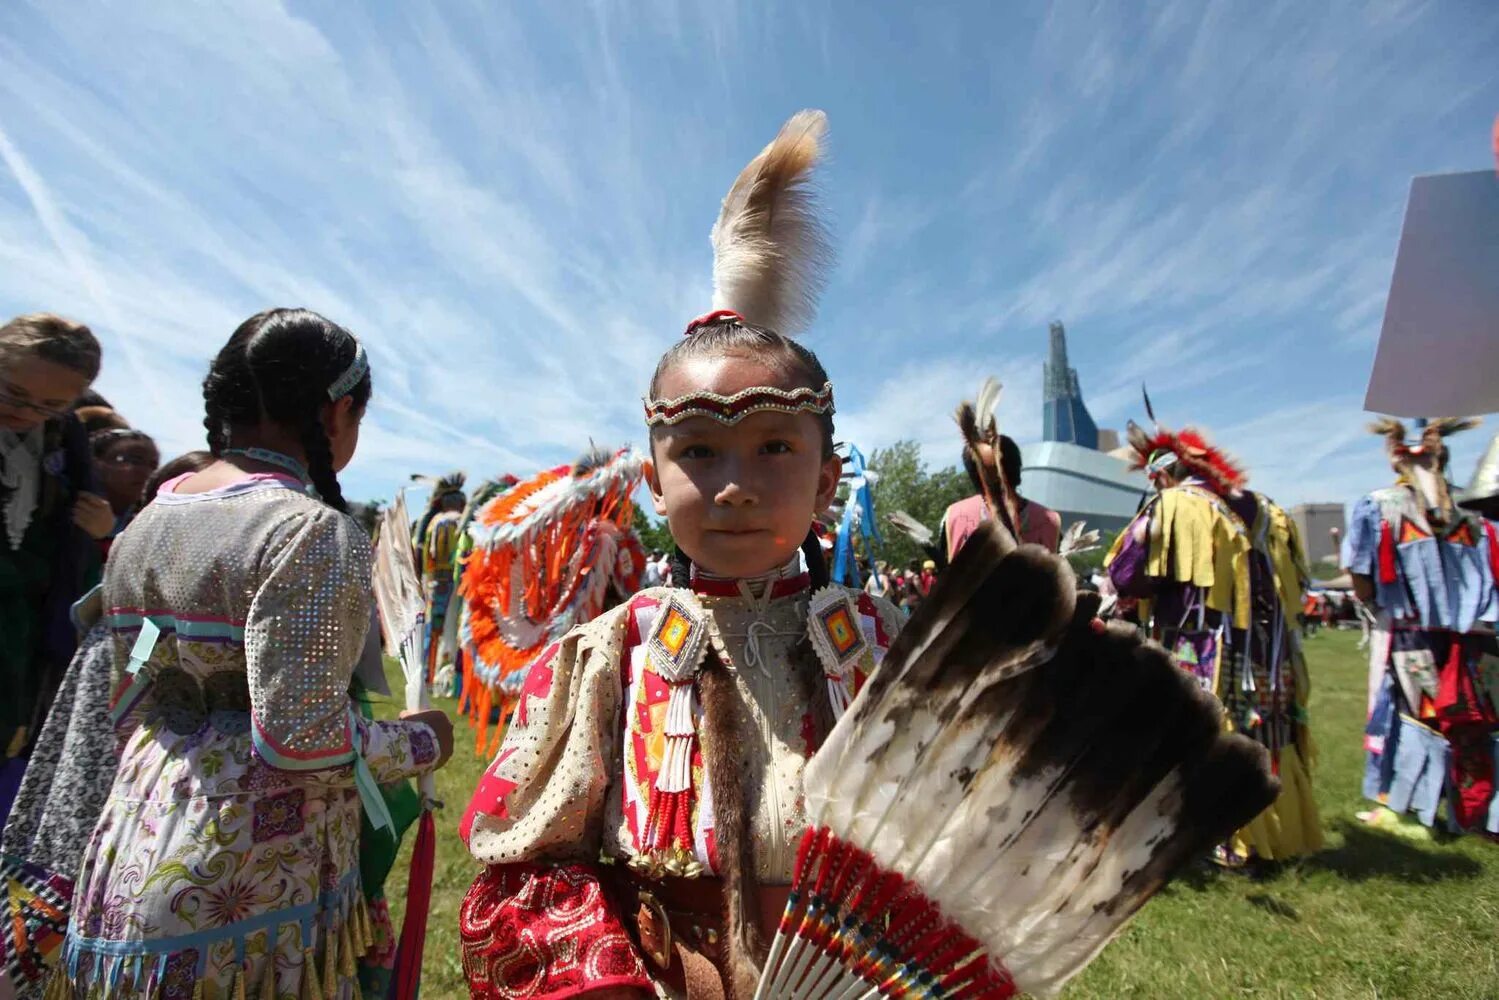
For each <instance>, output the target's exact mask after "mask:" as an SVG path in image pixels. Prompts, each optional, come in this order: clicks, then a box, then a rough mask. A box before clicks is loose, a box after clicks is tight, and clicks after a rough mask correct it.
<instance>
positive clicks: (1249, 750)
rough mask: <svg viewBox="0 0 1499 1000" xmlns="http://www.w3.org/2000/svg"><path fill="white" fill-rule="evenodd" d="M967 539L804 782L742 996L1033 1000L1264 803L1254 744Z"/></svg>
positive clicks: (1130, 644)
mask: <svg viewBox="0 0 1499 1000" xmlns="http://www.w3.org/2000/svg"><path fill="white" fill-rule="evenodd" d="M1096 600H1097V599H1096V595H1082V596H1079V595H1078V594H1077V592H1076V586H1075V582H1074V580H1073V577H1072V572H1071V570H1070V569H1068V568H1067V565H1066V563H1065V561H1064V560H1062V559H1061V558H1060V557H1058V556H1054V555H1052V554H1050V553H1046V552H1044V551H1043V550H1040V549H1039V548H1037V547H1035V546H1016V544H1015V542H1014V539H1013V537H1012V536H1010V535H1009V533H1008V532H1007V531H1006V530H1005V529H1004V528H1003V527H1002V526H1001V525H999V524H997V523H995V522H994V521H992V520H991V521H988V522H985V524H984V525H983V526H982V527H981V528H980V529H979V531H978V532H977V533H976V534H975V535H974V536H973V537H972V538H971V539H970V540H969V542H968V543H967V544H966V545H965V546H964V547H963V549H962V550H961V552H960V553H959V555H958V557H957V558H956V560H955V561H954V562H953V565H952V566H951V568H950V569H949V571H948V572H947V573H946V574H945V575H943V576H942V577H941V578H940V579H939V581H938V583H937V585H936V586H935V587H934V588H933V590H932V592H931V594H930V595H929V596H928V598H927V599H926V600H925V601H923V602H922V604H921V606H920V608H919V609H918V610H917V612H916V613H915V614H914V615H913V616H912V618H911V620H910V622H909V623H908V624H907V625H906V627H905V629H904V630H903V631H902V632H901V634H900V636H899V637H898V639H897V640H896V642H895V643H894V644H893V645H892V647H891V648H890V650H889V653H888V654H887V656H886V657H885V660H884V662H883V664H882V665H881V666H880V668H879V669H878V670H876V671H875V673H874V675H873V676H872V677H871V678H870V680H869V682H868V683H867V684H866V685H865V687H864V689H863V690H862V691H861V692H860V694H859V696H858V697H857V698H856V699H855V700H854V702H853V704H852V705H851V706H850V708H849V709H848V711H847V712H845V713H844V715H843V716H842V718H841V719H840V720H839V721H838V724H837V725H836V726H835V727H834V729H833V731H832V733H831V734H830V735H829V737H828V739H827V741H826V743H825V744H824V745H823V747H822V749H821V750H820V751H819V752H818V753H817V755H816V756H815V757H814V758H813V760H812V761H811V763H810V764H809V766H808V768H807V772H806V782H805V794H806V805H807V816H808V819H809V822H810V826H809V829H808V830H807V833H806V836H805V838H804V840H803V842H802V847H801V851H800V853H799V856H798V860H797V865H796V871H795V876H794V881H793V886H792V894H791V900H790V902H789V903H788V905H787V908H786V911H785V913H784V915H783V917H782V920H781V925H780V929H779V931H778V933H777V935H776V938H775V940H774V942H773V943H772V945H771V949H770V956H769V959H768V960H767V962H766V964H765V967H764V970H763V974H762V977H761V980H760V983H759V987H758V990H757V992H756V996H757V997H758V998H762V1000H763V998H790V997H795V998H807V1000H813V998H816V1000H823V998H827V1000H833V998H837V1000H854V998H860V1000H863V998H871V1000H872V998H875V997H878V996H881V995H884V996H912V997H915V996H920V997H964V998H969V997H987V998H1001V997H1009V996H1014V995H1016V994H1018V993H1020V992H1022V991H1023V992H1028V993H1033V994H1037V995H1041V996H1045V995H1050V994H1053V993H1055V992H1056V991H1057V990H1058V989H1060V988H1061V986H1062V985H1063V984H1064V983H1066V982H1067V980H1068V979H1069V978H1071V977H1072V976H1074V975H1076V974H1077V973H1078V972H1079V971H1080V970H1081V969H1082V968H1083V967H1084V966H1086V965H1087V963H1088V962H1089V961H1090V960H1091V959H1092V958H1093V957H1094V956H1095V955H1096V954H1097V953H1098V952H1099V950H1100V949H1102V948H1103V947H1104V945H1105V944H1107V943H1108V942H1109V940H1110V939H1112V938H1113V937H1114V936H1115V935H1116V934H1118V933H1119V931H1120V930H1121V929H1122V927H1123V926H1124V924H1125V923H1126V922H1127V921H1128V920H1129V919H1130V917H1131V916H1132V915H1133V914H1134V913H1135V912H1136V911H1137V910H1138V909H1139V908H1140V906H1141V905H1142V904H1144V902H1145V901H1146V900H1147V899H1148V898H1149V897H1150V896H1151V895H1152V894H1154V893H1155V892H1156V890H1158V889H1159V888H1160V887H1161V886H1162V885H1163V884H1164V883H1165V882H1166V880H1167V879H1169V878H1170V877H1171V875H1172V874H1173V873H1174V872H1176V871H1177V870H1179V869H1180V868H1182V867H1183V866H1184V865H1187V864H1189V863H1190V862H1192V861H1193V860H1194V859H1196V858H1200V857H1202V856H1204V855H1205V854H1206V853H1207V851H1209V850H1210V849H1211V847H1212V845H1213V844H1215V843H1217V842H1219V841H1220V840H1221V839H1222V838H1224V837H1225V836H1227V835H1228V834H1229V833H1230V832H1231V831H1233V830H1235V829H1237V828H1238V827H1239V826H1241V825H1242V824H1243V823H1245V822H1247V821H1248V820H1249V819H1251V818H1252V817H1253V816H1255V815H1257V814H1258V813H1259V812H1260V811H1261V810H1262V809H1264V808H1265V806H1267V805H1268V804H1269V803H1270V802H1271V801H1272V800H1273V799H1274V797H1275V794H1276V791H1277V783H1276V781H1275V779H1274V778H1273V777H1271V775H1270V773H1269V761H1268V758H1267V755H1266V753H1265V751H1264V749H1263V748H1261V747H1260V746H1259V745H1258V744H1256V743H1255V742H1253V741H1251V740H1248V739H1246V738H1244V737H1242V736H1237V735H1233V734H1229V733H1226V732H1224V730H1223V723H1222V711H1221V709H1220V708H1219V706H1218V703H1217V702H1216V700H1215V699H1214V698H1213V697H1212V696H1211V695H1209V694H1207V693H1206V692H1203V691H1201V690H1200V689H1199V688H1198V686H1197V684H1196V683H1195V682H1194V681H1193V680H1192V678H1191V676H1190V675H1189V674H1187V673H1185V672H1184V671H1182V670H1181V669H1180V668H1178V667H1177V666H1176V665H1175V664H1174V663H1173V662H1172V661H1171V658H1170V656H1169V655H1168V654H1167V653H1166V651H1165V650H1163V649H1162V648H1160V647H1159V646H1157V645H1155V644H1153V643H1149V642H1147V641H1145V640H1143V639H1141V638H1140V637H1139V634H1138V633H1137V632H1136V631H1135V630H1134V629H1132V628H1130V627H1128V626H1126V625H1124V624H1122V623H1119V624H1112V625H1108V626H1104V625H1103V623H1101V622H1099V621H1098V620H1096V619H1095V618H1094V617H1093V615H1094V612H1095V611H1096V608H1097V604H1096Z"/></svg>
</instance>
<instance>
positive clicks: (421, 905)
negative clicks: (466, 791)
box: [373, 490, 441, 1000]
mask: <svg viewBox="0 0 1499 1000" xmlns="http://www.w3.org/2000/svg"><path fill="white" fill-rule="evenodd" d="M410 530H411V521H410V520H409V519H408V517H407V513H406V493H405V491H404V490H402V491H400V492H398V493H397V494H396V499H395V502H394V503H392V504H391V505H390V506H389V507H388V508H386V509H385V511H384V513H383V514H382V515H381V523H380V538H379V541H378V543H377V544H376V546H375V564H374V581H373V582H374V590H375V603H376V604H377V605H378V606H379V608H380V627H381V631H382V632H383V633H384V636H385V648H386V649H388V650H392V651H395V652H396V656H397V658H398V659H399V660H400V663H401V674H402V676H403V677H404V678H405V681H406V707H407V708H408V709H412V710H420V709H425V708H429V707H430V705H429V703H428V700H427V684H426V678H427V664H426V658H425V657H424V656H423V655H422V648H423V642H424V633H425V631H426V600H425V597H424V596H423V594H422V584H421V578H420V576H419V574H418V573H417V568H416V558H415V553H414V552H413V550H412V547H411V537H410ZM417 791H418V792H419V793H420V794H421V799H422V817H421V820H420V824H419V826H418V828H417V835H416V843H415V844H413V845H412V852H411V871H410V877H409V879H408V881H407V890H406V892H407V896H406V917H405V920H404V922H403V923H402V925H401V938H400V943H399V944H398V946H397V949H396V966H395V972H394V975H393V977H392V982H391V992H390V997H391V1000H415V998H416V996H417V992H418V988H419V986H420V984H421V970H422V950H423V945H424V943H425V941H426V937H427V910H428V907H429V906H430V904H431V901H432V876H433V868H434V862H435V854H436V848H437V832H436V829H435V824H434V822H433V819H432V810H433V809H435V808H438V807H440V806H441V803H440V802H438V801H437V798H436V786H435V784H434V780H433V776H432V774H431V772H428V773H426V774H424V775H422V776H421V777H420V778H418V779H417Z"/></svg>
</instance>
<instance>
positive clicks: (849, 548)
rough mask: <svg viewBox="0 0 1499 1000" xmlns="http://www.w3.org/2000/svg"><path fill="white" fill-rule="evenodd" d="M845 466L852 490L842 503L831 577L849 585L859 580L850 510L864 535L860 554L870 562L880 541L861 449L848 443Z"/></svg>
mask: <svg viewBox="0 0 1499 1000" xmlns="http://www.w3.org/2000/svg"><path fill="white" fill-rule="evenodd" d="M847 447H848V462H847V465H848V470H849V473H850V474H851V477H852V479H851V483H852V484H853V491H852V493H851V494H850V495H849V498H848V502H847V503H845V504H844V505H843V521H842V522H841V523H840V524H839V525H838V541H837V544H836V545H835V547H834V549H833V579H834V580H835V581H837V582H838V583H841V584H844V585H845V586H849V587H858V586H861V585H862V584H863V581H862V580H860V579H859V569H858V565H857V563H856V562H855V560H854V541H853V538H854V514H855V511H857V512H858V520H859V534H860V536H861V537H862V538H863V539H864V554H865V556H866V557H867V558H868V560H869V564H870V566H871V567H872V566H873V565H874V543H876V542H879V543H881V544H884V541H885V540H884V539H883V538H882V537H880V522H879V521H878V520H877V519H876V518H875V516H874V491H873V490H871V489H870V487H869V480H868V478H867V477H866V475H865V468H866V466H865V464H864V453H863V452H861V451H860V450H859V449H858V448H856V447H854V446H853V445H848V446H847Z"/></svg>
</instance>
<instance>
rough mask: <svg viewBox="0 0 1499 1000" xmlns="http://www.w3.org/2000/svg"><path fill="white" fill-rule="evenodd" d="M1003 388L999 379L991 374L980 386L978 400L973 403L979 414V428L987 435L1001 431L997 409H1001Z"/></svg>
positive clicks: (975, 410)
mask: <svg viewBox="0 0 1499 1000" xmlns="http://www.w3.org/2000/svg"><path fill="white" fill-rule="evenodd" d="M1002 388H1003V386H1001V384H1000V381H999V379H997V378H995V377H994V376H992V375H991V376H989V377H988V378H986V379H984V384H983V385H982V386H981V387H980V388H979V395H978V400H977V401H976V402H975V403H974V404H973V409H974V412H975V413H976V414H977V415H978V425H979V430H980V431H982V432H983V433H984V435H985V436H986V437H987V436H992V435H996V434H998V433H999V418H998V417H997V416H996V415H995V411H996V410H997V409H999V394H1000V390H1001V389H1002Z"/></svg>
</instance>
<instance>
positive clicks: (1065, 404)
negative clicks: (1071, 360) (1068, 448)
mask: <svg viewBox="0 0 1499 1000" xmlns="http://www.w3.org/2000/svg"><path fill="white" fill-rule="evenodd" d="M1043 371H1044V378H1045V384H1044V385H1043V386H1042V397H1041V398H1042V399H1043V400H1044V402H1043V404H1042V407H1043V409H1042V414H1041V424H1042V427H1041V438H1042V440H1044V441H1065V442H1067V443H1068V444H1075V445H1080V446H1082V447H1084V448H1092V449H1095V450H1096V449H1097V448H1098V425H1097V424H1095V423H1094V422H1093V417H1092V416H1091V415H1089V413H1088V407H1087V406H1086V405H1084V403H1083V390H1082V388H1081V387H1079V385H1078V384H1077V370H1076V369H1074V368H1070V367H1068V365H1067V331H1066V329H1064V328H1063V326H1062V324H1061V322H1060V321H1057V322H1054V323H1052V324H1051V353H1050V356H1049V357H1048V358H1047V361H1046V365H1045V367H1044V369H1043Z"/></svg>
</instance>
